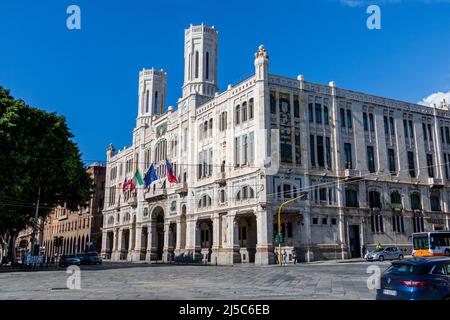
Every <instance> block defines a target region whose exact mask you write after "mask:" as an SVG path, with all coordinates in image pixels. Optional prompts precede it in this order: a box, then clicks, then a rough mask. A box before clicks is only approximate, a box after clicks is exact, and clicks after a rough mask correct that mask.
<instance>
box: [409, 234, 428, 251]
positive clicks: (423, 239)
mask: <svg viewBox="0 0 450 320" xmlns="http://www.w3.org/2000/svg"><path fill="white" fill-rule="evenodd" d="M413 245H414V249H415V250H423V249H428V246H429V243H428V236H426V235H425V236H420V237H414V239H413Z"/></svg>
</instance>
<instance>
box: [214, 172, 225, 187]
mask: <svg viewBox="0 0 450 320" xmlns="http://www.w3.org/2000/svg"><path fill="white" fill-rule="evenodd" d="M215 182H216V183H217V184H219V186H220V187H224V186H225V185H226V184H227V181H226V180H225V172H221V173H220V176H219V178H218V179H216V181H215Z"/></svg>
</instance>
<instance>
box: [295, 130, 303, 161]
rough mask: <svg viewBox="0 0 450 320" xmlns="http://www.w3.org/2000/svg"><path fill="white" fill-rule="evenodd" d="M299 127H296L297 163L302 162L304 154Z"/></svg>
mask: <svg viewBox="0 0 450 320" xmlns="http://www.w3.org/2000/svg"><path fill="white" fill-rule="evenodd" d="M297 131H298V129H296V132H295V162H296V163H297V164H300V163H301V160H302V156H301V144H300V132H297Z"/></svg>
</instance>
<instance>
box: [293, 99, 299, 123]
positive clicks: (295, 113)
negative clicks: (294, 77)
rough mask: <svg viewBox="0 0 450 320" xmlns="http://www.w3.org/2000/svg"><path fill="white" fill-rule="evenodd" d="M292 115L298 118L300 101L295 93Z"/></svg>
mask: <svg viewBox="0 0 450 320" xmlns="http://www.w3.org/2000/svg"><path fill="white" fill-rule="evenodd" d="M294 117H296V118H300V102H299V100H298V96H297V95H294Z"/></svg>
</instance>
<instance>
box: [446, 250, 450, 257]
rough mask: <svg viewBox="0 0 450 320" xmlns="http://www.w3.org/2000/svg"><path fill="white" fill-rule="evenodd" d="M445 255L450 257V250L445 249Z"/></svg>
mask: <svg viewBox="0 0 450 320" xmlns="http://www.w3.org/2000/svg"><path fill="white" fill-rule="evenodd" d="M445 255H446V256H447V257H450V250H448V249H447V250H445Z"/></svg>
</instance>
